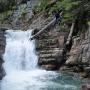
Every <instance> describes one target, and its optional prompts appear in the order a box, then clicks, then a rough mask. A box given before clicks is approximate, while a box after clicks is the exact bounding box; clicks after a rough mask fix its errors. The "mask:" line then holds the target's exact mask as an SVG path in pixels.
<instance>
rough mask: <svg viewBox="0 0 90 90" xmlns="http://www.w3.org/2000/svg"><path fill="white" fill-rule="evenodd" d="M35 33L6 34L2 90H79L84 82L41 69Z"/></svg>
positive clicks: (17, 31) (11, 32)
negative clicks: (33, 38) (32, 38)
mask: <svg viewBox="0 0 90 90" xmlns="http://www.w3.org/2000/svg"><path fill="white" fill-rule="evenodd" d="M31 33H32V30H27V31H21V30H7V31H6V34H5V36H6V49H5V54H4V56H3V58H4V61H5V63H4V65H3V67H4V69H5V72H6V76H5V77H4V78H3V80H2V81H1V82H0V90H80V84H81V80H80V79H78V78H76V77H73V76H71V75H67V74H61V73H58V72H56V71H46V70H42V69H39V67H38V65H37V62H38V56H37V55H36V51H35V40H32V41H30V40H29V38H30V37H31Z"/></svg>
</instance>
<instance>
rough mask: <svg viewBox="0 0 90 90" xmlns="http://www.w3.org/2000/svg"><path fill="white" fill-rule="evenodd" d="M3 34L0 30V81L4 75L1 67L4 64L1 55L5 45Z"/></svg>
mask: <svg viewBox="0 0 90 90" xmlns="http://www.w3.org/2000/svg"><path fill="white" fill-rule="evenodd" d="M4 32H5V31H3V30H2V29H0V80H1V79H2V77H3V76H4V75H5V72H4V69H3V67H2V64H3V63H4V60H3V54H4V52H5V45H6V39H5V36H4Z"/></svg>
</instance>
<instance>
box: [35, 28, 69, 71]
mask: <svg viewBox="0 0 90 90" xmlns="http://www.w3.org/2000/svg"><path fill="white" fill-rule="evenodd" d="M67 36H68V33H67V32H60V29H59V27H56V28H52V29H50V30H49V31H46V32H45V33H43V34H42V35H40V37H39V38H38V44H37V48H36V49H37V51H38V52H39V60H38V64H39V65H40V66H41V67H42V68H45V69H46V70H57V69H59V67H60V66H61V65H62V64H63V63H64V62H65V59H66V57H65V52H64V48H65V46H64V45H65V42H66V38H67Z"/></svg>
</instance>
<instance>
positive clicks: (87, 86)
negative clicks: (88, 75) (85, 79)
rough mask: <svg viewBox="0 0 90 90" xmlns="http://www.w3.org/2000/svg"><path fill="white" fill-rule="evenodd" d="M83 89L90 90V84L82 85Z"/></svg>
mask: <svg viewBox="0 0 90 90" xmlns="http://www.w3.org/2000/svg"><path fill="white" fill-rule="evenodd" d="M81 90H90V84H86V85H82V86H81Z"/></svg>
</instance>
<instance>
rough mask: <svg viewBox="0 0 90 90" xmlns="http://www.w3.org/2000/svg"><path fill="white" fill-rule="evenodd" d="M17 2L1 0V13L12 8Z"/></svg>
mask: <svg viewBox="0 0 90 90" xmlns="http://www.w3.org/2000/svg"><path fill="white" fill-rule="evenodd" d="M15 3H16V2H15V0H0V13H1V12H4V11H8V10H10V9H12V7H13V6H14V5H15Z"/></svg>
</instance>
